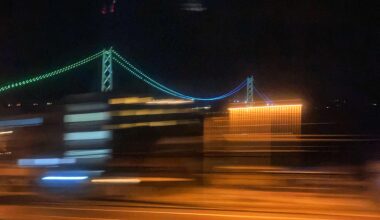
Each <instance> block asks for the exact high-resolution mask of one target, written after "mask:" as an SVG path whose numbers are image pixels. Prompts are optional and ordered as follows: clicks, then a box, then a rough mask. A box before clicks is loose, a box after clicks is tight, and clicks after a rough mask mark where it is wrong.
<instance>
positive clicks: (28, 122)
mask: <svg viewBox="0 0 380 220" xmlns="http://www.w3.org/2000/svg"><path fill="white" fill-rule="evenodd" d="M43 121H44V119H43V118H26V119H13V120H3V121H0V127H13V126H14V127H18V126H34V125H41V124H42V123H43Z"/></svg>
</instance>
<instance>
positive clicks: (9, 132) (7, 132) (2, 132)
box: [0, 131, 13, 135]
mask: <svg viewBox="0 0 380 220" xmlns="http://www.w3.org/2000/svg"><path fill="white" fill-rule="evenodd" d="M12 133H13V131H0V135H2V134H12Z"/></svg>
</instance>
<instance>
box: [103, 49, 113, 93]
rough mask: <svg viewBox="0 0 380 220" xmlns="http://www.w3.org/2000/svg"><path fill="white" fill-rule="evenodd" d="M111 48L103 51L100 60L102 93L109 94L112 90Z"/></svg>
mask: <svg viewBox="0 0 380 220" xmlns="http://www.w3.org/2000/svg"><path fill="white" fill-rule="evenodd" d="M112 74H113V71H112V47H111V48H110V49H109V50H104V51H103V58H102V85H101V91H102V92H110V91H112V88H113V82H112Z"/></svg>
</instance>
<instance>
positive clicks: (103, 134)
mask: <svg viewBox="0 0 380 220" xmlns="http://www.w3.org/2000/svg"><path fill="white" fill-rule="evenodd" d="M110 138H112V133H111V132H109V131H85V132H71V133H65V135H64V140H65V141H75V140H99V139H110Z"/></svg>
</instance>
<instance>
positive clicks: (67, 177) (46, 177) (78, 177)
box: [42, 176, 88, 180]
mask: <svg viewBox="0 0 380 220" xmlns="http://www.w3.org/2000/svg"><path fill="white" fill-rule="evenodd" d="M87 178H88V177H87V176H45V177H42V180H85V179H87Z"/></svg>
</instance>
